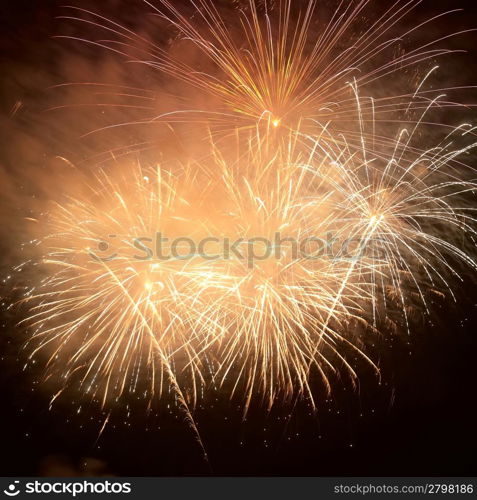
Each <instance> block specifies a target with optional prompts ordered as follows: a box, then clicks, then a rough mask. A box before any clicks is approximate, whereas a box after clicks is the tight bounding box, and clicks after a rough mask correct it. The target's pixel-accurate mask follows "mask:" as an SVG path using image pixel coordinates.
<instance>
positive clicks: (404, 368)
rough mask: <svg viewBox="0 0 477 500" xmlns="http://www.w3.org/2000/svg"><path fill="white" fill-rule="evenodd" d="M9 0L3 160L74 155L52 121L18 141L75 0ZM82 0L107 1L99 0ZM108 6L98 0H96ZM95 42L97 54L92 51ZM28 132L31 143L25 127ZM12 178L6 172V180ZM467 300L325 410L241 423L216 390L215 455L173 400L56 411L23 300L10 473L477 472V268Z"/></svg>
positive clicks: (7, 363)
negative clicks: (28, 346)
mask: <svg viewBox="0 0 477 500" xmlns="http://www.w3.org/2000/svg"><path fill="white" fill-rule="evenodd" d="M0 1H1V6H0V22H1V25H2V29H1V32H0V44H1V47H2V55H1V59H0V71H1V73H0V75H1V76H0V80H1V84H2V87H1V89H2V90H1V94H0V99H1V102H0V106H1V108H0V111H1V117H0V119H1V121H0V130H1V133H2V135H1V141H2V143H1V144H0V163H1V165H2V166H3V168H4V169H6V171H12V170H14V169H22V168H23V162H25V164H26V163H28V164H34V163H35V162H36V163H38V168H45V165H46V163H47V159H48V157H49V156H51V155H53V154H61V155H65V156H68V155H69V156H71V155H73V154H74V153H73V151H74V150H75V148H74V141H75V140H76V139H75V137H74V134H68V133H67V131H65V130H58V129H55V128H54V127H53V128H52V131H51V134H52V137H51V141H50V142H49V144H48V146H45V147H43V146H41V145H38V143H37V142H35V141H33V142H31V143H30V142H27V143H26V144H27V145H26V146H23V147H25V148H26V149H28V148H29V147H31V150H30V151H21V152H19V155H18V160H16V159H15V156H13V155H12V152H11V147H10V145H11V142H12V141H16V140H17V139H16V138H17V137H18V135H19V134H22V133H23V130H24V127H23V126H22V125H21V123H20V122H21V121H22V120H25V121H29V120H33V121H34V122H35V123H36V124H37V125H36V126H38V127H39V126H40V125H38V124H41V123H42V121H41V120H43V119H44V118H43V114H42V113H43V109H44V108H45V107H47V105H48V104H47V103H48V101H49V100H50V99H52V98H51V95H50V94H49V93H48V92H46V91H45V89H46V88H47V87H48V86H49V85H52V84H54V83H61V82H59V81H58V80H57V79H58V78H60V77H59V76H58V65H59V64H60V62H59V61H61V59H62V57H64V52H65V51H67V46H66V48H65V42H62V41H58V40H54V39H52V38H51V35H52V34H55V33H57V32H58V26H59V23H60V22H59V21H58V20H56V19H55V16H57V15H58V13H59V7H60V5H62V4H63V3H64V2H62V1H60V0H15V1H11V0H8V1H6V0H0ZM75 3H76V4H77V5H82V6H86V5H88V6H91V5H92V6H95V3H94V2H88V1H85V2H80V1H77V2H75ZM139 3H140V2H139V1H132V0H131V1H122V2H110V3H108V4H107V5H105V9H106V11H107V10H108V9H109V11H110V12H115V11H116V12H117V13H120V12H121V10H120V9H121V8H125V7H124V6H125V5H128V6H129V5H131V7H128V8H133V7H132V5H133V4H134V5H136V6H137V5H138V4H139ZM457 4H458V5H457ZM457 6H459V7H460V6H462V7H464V8H465V13H463V14H460V15H458V16H455V17H454V18H453V19H454V20H453V21H451V22H455V23H456V26H455V29H456V30H457V29H460V28H462V27H474V26H476V27H477V7H476V6H475V4H474V2H472V1H467V2H466V1H464V0H459V2H456V1H444V0H439V1H436V0H433V1H427V2H424V4H423V6H422V7H421V8H420V9H421V12H424V13H425V14H428V15H432V13H433V12H438V11H441V10H443V9H449V8H455V7H457ZM100 7H101V5H99V4H96V9H99V8H100ZM118 9H119V10H118ZM448 22H449V21H448V20H446V23H448ZM452 28H454V26H452ZM451 43H457V42H451ZM458 45H459V46H464V47H465V48H466V49H467V50H468V53H467V54H465V55H460V56H458V57H457V58H455V59H454V62H453V63H452V64H453V66H452V68H455V70H456V71H458V72H459V74H458V75H457V76H458V77H459V78H458V82H459V83H462V84H464V85H465V84H470V83H477V36H476V35H475V34H468V35H465V36H464V37H462V38H460V40H459V43H458ZM84 50H85V51H86V49H84ZM85 54H86V57H89V58H91V57H94V55H91V52H88V51H86V52H85ZM79 60H80V58H78V59H75V61H79ZM32 81H33V83H32ZM17 101H21V102H22V103H23V104H22V111H21V113H19V114H18V115H15V120H16V121H15V123H13V119H12V118H11V110H12V108H13V107H14V106H15V103H16V102H17ZM39 116H41V118H38V117H39ZM18 123H20V125H18ZM32 135H33V136H34V132H33V133H32ZM19 143H21V144H25V142H24V141H23V138H22V141H20V140H19ZM83 154H84V156H87V154H88V152H86V153H83ZM0 180H1V179H0ZM55 182H56V180H55V178H51V179H50V180H49V183H50V184H51V185H52V186H53V187H54V186H55ZM6 187H7V186H6V184H5V183H4V188H5V191H6ZM58 189H60V186H58ZM1 190H2V186H0V192H1ZM7 195H8V193H4V194H2V195H1V196H2V198H3V197H4V196H7ZM0 209H2V211H3V213H2V216H1V220H5V219H8V218H9V215H7V213H6V210H7V208H6V205H5V204H4V203H3V200H2V203H1V204H0ZM16 215H18V214H12V215H11V217H12V218H14V217H15V216H16ZM20 236H21V235H20ZM11 241H16V238H12V240H11ZM7 243H8V244H10V243H9V242H6V241H2V242H1V244H0V250H1V251H2V254H3V255H4V256H5V269H4V270H3V272H4V273H5V275H7V274H8V270H7V267H6V266H8V265H9V259H7V256H8V255H9V254H11V253H12V249H11V248H10V247H9V246H8V245H7ZM457 301H458V302H457V304H453V303H452V302H448V301H447V302H446V301H442V302H437V303H436V304H434V306H433V307H434V310H433V311H432V315H431V317H432V323H431V322H430V321H429V320H422V321H420V322H418V324H417V326H416V327H415V328H414V330H413V333H412V335H411V336H410V337H407V336H406V335H401V336H399V337H397V336H390V335H385V334H384V335H383V339H382V342H381V344H382V346H384V347H381V348H380V349H379V352H377V356H378V358H379V364H380V367H381V371H382V375H381V379H380V380H379V379H378V378H377V377H376V376H375V375H374V374H373V373H371V371H370V370H369V369H366V368H365V367H364V368H363V370H362V371H361V372H360V373H361V381H360V385H359V387H358V388H357V389H353V388H352V387H351V386H350V384H349V382H347V381H346V380H342V381H338V382H337V383H336V384H335V385H334V392H333V395H332V398H331V399H329V400H326V401H324V400H323V401H322V403H321V405H320V407H319V409H318V411H317V413H316V414H315V413H313V412H311V410H310V408H309V407H308V406H307V405H306V404H304V403H298V404H297V405H296V406H295V407H291V406H290V407H277V408H274V409H273V410H272V411H271V412H270V413H269V414H267V412H266V411H265V410H264V408H263V407H260V406H259V405H256V407H253V408H252V409H251V412H250V414H249V415H248V417H247V420H246V421H245V422H243V421H242V413H241V411H240V409H239V408H238V404H237V403H236V402H224V401H222V400H221V399H220V398H217V400H216V401H214V400H212V401H208V402H207V404H206V405H205V406H204V407H202V408H199V409H198V410H197V413H196V419H197V422H198V424H199V428H200V431H201V434H202V436H203V440H204V443H205V444H206V448H207V450H208V453H209V457H210V464H207V463H206V462H205V461H204V460H203V458H202V456H201V452H200V448H199V447H198V445H197V443H195V441H194V435H193V433H192V432H191V431H190V430H189V429H188V427H187V425H186V424H185V423H184V419H183V416H182V415H181V414H180V412H178V411H177V410H176V409H174V408H172V409H171V411H170V412H169V411H168V410H167V409H166V410H161V411H158V410H154V411H151V412H150V413H147V412H146V411H144V409H143V408H142V407H141V405H140V404H137V405H135V404H134V403H131V404H130V406H129V408H122V409H119V410H118V411H116V412H115V413H114V415H112V417H111V420H110V422H109V424H108V426H107V427H106V429H105V431H104V433H103V434H102V435H101V436H100V438H99V439H98V433H99V431H100V429H101V427H102V425H103V422H104V419H105V418H106V415H107V412H100V411H98V409H97V408H95V407H93V406H89V405H88V404H87V403H86V404H84V403H82V402H78V401H74V400H73V401H65V402H61V403H58V405H55V406H54V407H53V409H52V410H50V409H49V407H48V405H49V399H48V396H47V394H46V391H45V390H42V388H41V387H38V384H37V383H36V382H35V380H37V378H36V375H37V374H35V373H34V372H33V373H32V372H31V371H29V372H24V371H23V363H22V354H21V352H19V344H18V342H17V341H16V340H15V332H16V327H15V324H16V322H17V321H18V320H19V318H18V317H16V316H15V314H14V313H13V312H12V310H8V311H6V310H3V311H2V312H1V313H0V314H1V317H0V395H1V402H0V405H1V406H0V444H1V446H0V475H3V476H29V475H63V474H64V475H101V474H114V475H120V476H125V475H129V476H141V475H149V476H159V475H196V474H200V475H202V474H205V475H207V474H217V475H299V476H300V475H313V476H346V475H349V476H361V475H373V476H380V475H382V476H385V475H387V476H398V475H400V476H421V475H432V476H440V475H446V476H472V475H474V476H475V475H476V473H477V465H476V460H475V450H476V446H477V439H476V429H475V427H476V422H477V411H476V409H477V405H476V402H475V399H476V389H475V388H476V375H475V373H476V364H477V362H476V359H477V358H476V356H477V336H476V330H477V283H476V282H475V280H472V279H470V278H469V279H468V280H467V281H466V282H465V283H462V285H461V286H460V287H459V288H458V290H457ZM5 302H7V301H5ZM375 354H376V353H375ZM371 357H373V356H371ZM73 399H74V398H73ZM79 406H81V411H80V413H78V407H79ZM290 414H291V416H290Z"/></svg>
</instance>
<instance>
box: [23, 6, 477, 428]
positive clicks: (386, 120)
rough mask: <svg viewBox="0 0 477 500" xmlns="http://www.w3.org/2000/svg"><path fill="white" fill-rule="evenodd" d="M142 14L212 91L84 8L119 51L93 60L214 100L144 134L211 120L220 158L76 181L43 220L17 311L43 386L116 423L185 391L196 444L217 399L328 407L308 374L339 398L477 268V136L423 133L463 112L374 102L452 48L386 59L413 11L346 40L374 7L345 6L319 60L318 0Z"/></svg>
mask: <svg viewBox="0 0 477 500" xmlns="http://www.w3.org/2000/svg"><path fill="white" fill-rule="evenodd" d="M145 3H146V4H148V5H149V6H150V7H152V8H153V10H154V11H155V13H156V14H158V15H159V16H160V17H161V19H162V20H166V21H167V22H168V23H169V24H172V26H173V28H174V33H175V38H176V43H179V44H181V43H185V44H192V46H193V47H194V54H196V53H197V54H199V55H200V56H201V60H206V61H208V63H210V64H212V66H213V68H214V73H212V72H206V71H204V70H200V69H195V68H194V67H192V66H191V65H189V64H186V63H185V62H181V61H180V60H179V59H177V58H175V57H173V55H172V54H171V51H168V50H165V49H164V48H162V47H160V46H158V45H155V44H153V43H151V42H150V41H147V40H145V39H144V38H141V37H140V36H139V35H137V34H136V33H134V32H133V31H131V30H129V29H127V28H125V27H123V26H121V25H120V24H119V23H116V22H114V21H111V20H109V19H106V18H104V17H102V16H100V15H98V14H94V13H92V12H87V11H85V10H83V9H75V12H81V13H82V14H83V15H85V16H86V18H84V19H82V20H83V21H85V22H87V23H90V24H93V25H95V26H96V27H98V28H101V29H103V30H106V31H108V32H109V33H111V34H113V35H114V36H116V37H117V40H114V41H108V42H105V41H90V42H91V43H94V44H96V45H101V46H103V47H106V48H108V49H110V50H113V51H115V52H119V53H120V54H122V55H128V56H129V55H130V54H129V52H130V51H131V50H132V51H133V52H134V51H135V52H134V53H135V54H136V58H135V59H136V60H138V61H139V62H140V63H142V64H146V65H147V66H150V67H152V68H154V69H155V70H158V71H160V72H162V74H165V75H167V76H168V77H169V78H171V79H175V80H180V81H182V82H185V83H187V84H190V85H192V86H194V87H196V88H198V89H200V90H201V91H203V92H205V94H207V95H209V96H212V97H213V101H212V102H213V103H214V104H215V105H216V108H215V109H213V110H211V109H200V110H198V109H185V108H184V109H181V110H177V109H171V110H169V111H168V112H167V113H162V114H161V115H160V116H159V117H158V116H155V117H154V118H149V119H148V120H146V121H149V122H151V121H154V120H155V119H161V120H164V121H169V122H171V123H172V122H174V121H182V120H183V121H189V122H190V123H195V124H196V125H197V120H199V122H201V123H200V124H199V126H198V127H197V135H198V137H199V138H203V137H207V141H206V147H205V148H204V146H203V143H202V146H201V154H197V155H196V156H197V157H196V158H194V160H190V161H179V160H178V159H177V158H176V159H175V160H171V161H164V162H162V163H161V164H160V165H159V166H157V165H155V166H153V167H152V166H141V165H139V164H137V163H131V164H130V165H128V166H127V168H121V167H118V166H109V167H104V168H102V169H100V170H98V171H95V172H94V173H93V174H90V175H86V176H81V175H80V174H79V173H78V176H79V180H78V182H75V183H72V184H74V189H72V190H71V193H70V194H69V196H65V197H63V199H62V200H60V201H58V202H57V203H55V204H53V205H52V206H51V207H50V209H49V210H48V211H47V215H45V216H44V218H43V219H41V223H40V224H38V227H39V229H38V232H39V233H40V234H37V240H36V241H37V242H38V246H37V248H38V251H39V252H40V255H41V257H40V259H39V260H40V268H41V270H42V272H41V274H42V276H43V278H42V279H41V280H39V281H37V282H35V286H34V287H33V288H30V289H29V290H28V292H27V294H26V295H27V296H26V298H25V299H24V301H23V302H24V303H26V305H27V306H28V308H29V315H28V318H27V319H26V320H25V322H24V323H25V324H26V325H27V326H28V329H29V331H30V332H31V339H30V341H29V346H32V345H33V346H34V347H33V352H32V354H31V357H32V358H34V357H35V356H37V354H39V353H47V358H48V361H47V368H48V369H47V376H51V375H52V374H56V375H57V374H59V376H60V377H61V379H63V380H66V381H67V385H68V386H69V385H76V386H77V387H79V388H80V390H81V391H82V392H83V393H85V394H88V395H90V397H92V398H99V399H101V400H102V404H103V405H107V404H108V403H110V402H111V401H118V400H119V398H121V397H122V396H123V395H125V394H126V393H134V392H136V391H137V390H139V389H138V388H139V387H140V390H144V386H145V385H147V389H146V391H145V392H146V394H147V398H148V399H149V400H150V401H152V400H153V399H154V398H155V397H158V398H160V397H161V395H162V394H163V392H164V391H165V390H167V391H172V392H173V393H174V394H175V396H176V397H177V399H178V401H179V403H180V405H181V406H182V407H183V408H184V410H185V412H186V414H187V416H188V419H189V422H190V424H191V425H192V426H193V428H194V430H195V432H196V433H197V434H198V432H197V428H196V427H195V422H194V419H193V418H192V409H193V408H194V406H195V405H196V403H197V401H198V400H199V398H200V397H201V394H202V393H203V390H204V389H206V388H207V387H210V386H214V387H222V388H226V389H227V392H228V394H229V395H230V397H239V398H240V399H241V400H242V401H244V411H245V412H246V411H247V409H248V407H249V405H250V402H251V400H252V399H253V397H255V396H256V397H260V398H262V399H263V400H264V401H265V402H266V405H267V407H268V408H270V407H271V406H272V405H273V404H274V402H275V401H277V400H278V399H279V400H282V401H283V400H284V401H289V400H290V399H291V398H293V397H297V396H301V397H305V398H307V399H308V400H309V401H310V402H311V404H312V405H313V406H315V398H314V394H313V390H312V388H311V385H310V378H311V376H312V374H313V373H315V374H318V375H319V377H320V378H321V380H322V381H323V382H324V384H325V386H326V388H327V390H328V391H330V390H331V383H330V375H331V374H333V373H346V374H348V375H349V376H350V378H351V380H352V381H353V382H355V381H356V380H357V377H358V375H357V373H356V371H355V366H354V363H353V361H352V360H351V358H353V357H355V356H356V353H358V354H359V356H360V357H362V358H363V359H365V360H366V361H367V362H369V363H370V364H371V365H372V366H374V364H373V361H372V360H371V359H369V358H368V357H367V355H366V353H365V349H364V348H363V345H364V344H365V342H364V341H363V337H364V336H366V335H374V334H375V332H376V331H377V330H378V329H379V326H380V324H381V323H382V321H389V322H393V323H395V324H398V323H399V322H400V321H403V324H404V325H405V328H406V329H407V330H410V320H409V308H410V307H411V304H412V303H415V302H416V300H415V299H416V298H417V301H418V302H419V304H420V307H421V308H423V309H424V310H427V303H428V297H429V295H430V294H443V293H444V294H447V295H451V296H452V295H453V282H454V281H455V279H456V278H457V279H458V278H459V277H460V270H459V266H460V263H464V264H466V266H467V267H468V268H470V269H472V270H476V267H477V264H476V262H475V255H474V254H475V252H474V251H473V249H471V250H466V249H465V247H464V245H463V244H462V241H463V239H469V241H471V242H473V237H474V235H475V222H476V221H475V217H474V208H473V206H472V201H473V200H474V196H475V191H476V189H477V185H476V184H475V182H474V180H473V179H474V177H475V175H474V171H473V169H472V168H470V167H469V166H467V165H466V164H465V159H466V157H467V156H468V155H469V152H470V151H471V150H472V148H473V147H474V145H475V144H474V143H473V137H474V129H473V127H472V126H471V125H468V124H462V125H460V126H457V127H450V126H449V127H448V128H449V133H447V132H445V133H444V135H443V134H442V133H440V132H439V133H434V135H432V141H430V142H427V143H425V144H424V141H423V137H424V134H421V130H422V129H423V128H424V127H426V125H427V124H429V125H431V126H432V127H431V128H432V129H433V130H436V129H437V125H442V124H440V123H436V122H435V121H433V119H431V118H429V119H427V117H428V116H430V115H431V114H432V113H433V112H434V110H435V109H442V108H444V109H448V108H449V107H456V106H457V105H456V104H455V103H453V102H451V101H450V100H448V99H447V98H446V97H445V96H441V95H440V94H441V93H442V89H439V90H432V91H429V90H426V86H425V82H426V80H427V79H428V78H429V77H430V75H431V74H432V71H433V70H431V71H427V70H426V72H425V73H424V77H423V78H421V80H420V82H419V83H418V85H417V89H416V90H414V91H412V92H409V93H404V94H399V95H392V96H386V97H382V96H381V97H378V98H370V97H363V94H362V91H361V89H366V94H367V95H368V94H369V92H370V89H372V88H373V84H375V83H376V82H377V81H381V79H384V78H386V77H389V76H390V75H391V76H392V77H394V75H395V73H396V72H397V71H398V70H399V71H403V70H404V69H405V68H408V67H410V66H413V65H419V64H421V63H422V62H423V61H424V62H425V61H427V60H429V59H431V58H432V59H434V58H435V57H437V56H441V55H444V54H446V53H449V51H448V50H445V49H440V48H433V47H434V44H435V43H437V42H439V41H440V40H438V41H437V42H433V43H427V44H424V45H422V46H420V47H418V48H416V49H413V50H411V51H408V52H404V53H401V54H400V55H398V56H396V57H394V58H392V59H390V60H387V59H386V58H384V62H383V54H385V53H387V51H388V50H389V49H390V47H392V46H394V44H395V43H396V38H395V37H392V36H390V34H391V32H392V30H393V29H394V27H395V26H396V25H397V23H399V22H400V20H401V19H403V17H405V16H407V15H409V13H410V12H412V10H413V8H415V6H416V2H413V1H410V2H407V3H406V2H399V1H398V2H396V3H395V4H394V5H393V6H392V7H391V8H390V9H388V10H385V11H384V12H383V13H382V15H381V16H378V17H377V18H376V19H374V20H373V22H372V23H371V27H367V29H366V30H365V31H363V30H361V31H358V32H356V31H355V32H353V33H354V36H353V37H352V39H351V40H352V41H349V40H347V37H348V34H349V32H350V30H351V27H352V26H353V25H354V23H356V22H357V21H358V20H359V19H360V16H362V15H363V12H364V9H365V7H366V6H367V4H368V3H369V2H368V1H359V2H350V3H349V4H348V3H346V4H340V5H339V6H337V9H336V10H335V12H334V14H333V15H332V16H331V18H330V20H329V22H328V23H327V24H326V25H325V27H324V29H323V30H322V31H321V35H320V36H319V37H318V38H317V39H316V41H314V42H312V43H310V32H312V31H313V30H314V29H315V28H314V22H315V21H314V19H315V17H314V13H315V9H316V8H317V5H316V4H315V2H313V1H310V2H309V3H308V4H307V5H306V6H305V8H304V10H302V11H301V12H299V13H296V12H295V11H294V10H293V9H292V3H291V1H289V0H283V1H282V2H279V4H278V5H276V6H275V7H274V8H270V9H269V8H268V7H267V4H265V5H264V6H261V7H259V5H258V3H256V2H254V1H252V0H250V1H249V2H246V3H245V4H243V5H242V4H239V9H238V15H239V18H240V22H239V24H238V25H237V26H236V30H232V29H231V28H229V27H228V25H227V23H226V22H225V20H224V18H223V17H222V15H221V13H220V12H219V11H218V10H217V8H216V7H215V6H214V4H213V3H212V2H208V1H206V0H199V1H198V2H197V3H196V4H193V6H194V14H193V15H186V14H184V13H182V12H181V10H180V9H179V8H177V7H175V6H174V5H173V4H172V3H171V2H168V1H166V0H163V1H161V2H159V3H158V4H157V5H154V4H152V3H150V2H145ZM260 9H262V10H260ZM75 19H78V18H77V17H75ZM424 24H426V23H424ZM421 27H422V24H418V25H416V26H414V27H413V28H411V29H410V30H408V32H406V33H405V35H408V34H409V33H412V32H414V31H415V30H417V29H418V28H421ZM236 31H237V32H236ZM388 37H389V38H388ZM146 42H147V43H146ZM239 42H240V43H239ZM337 54H338V55H339V57H338V56H337ZM366 68H368V69H367V70H366V71H365V70H364V69H366ZM358 69H360V70H362V72H361V74H360V76H359V77H357V76H356V75H355V72H356V71H357V70H358ZM447 90H449V91H452V89H447ZM199 118H200V119H199ZM202 122H206V124H207V127H206V130H207V133H204V130H203V128H204V127H203V125H202ZM344 122H346V126H345V125H343V123H344ZM131 123H137V122H131ZM392 123H394V124H396V123H397V125H398V128H397V127H394V133H392V132H391V128H390V124H392ZM443 130H445V129H443ZM224 131H225V132H226V133H225V134H224ZM425 137H427V136H425ZM426 140H427V141H429V139H428V138H426ZM204 149H205V150H206V154H203V151H204ZM40 226H41V227H40ZM329 237H331V242H330V239H329ZM98 240H105V241H102V242H101V243H100V246H98ZM106 240H107V241H106ZM310 245H311V246H313V245H314V247H313V250H310V248H309V247H310ZM206 248H207V251H205V249H206ZM35 273H38V271H37V270H36V271H35ZM356 332H358V333H356ZM348 353H351V354H352V355H351V356H350V355H349V354H348ZM374 368H375V369H376V370H377V367H375V366H374ZM145 382H146V383H145ZM237 395H238V396H237ZM55 397H57V396H55Z"/></svg>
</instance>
